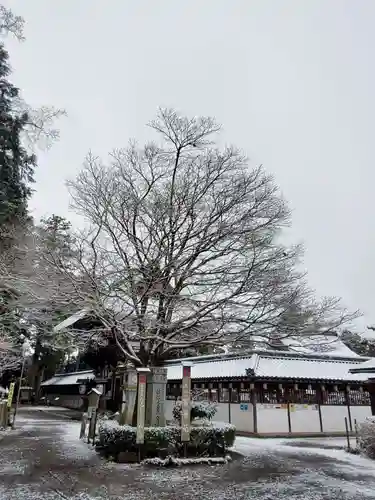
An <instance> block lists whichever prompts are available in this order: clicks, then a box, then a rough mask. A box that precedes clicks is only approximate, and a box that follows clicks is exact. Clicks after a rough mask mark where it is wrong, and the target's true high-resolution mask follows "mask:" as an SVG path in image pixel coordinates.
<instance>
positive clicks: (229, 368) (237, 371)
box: [167, 354, 257, 380]
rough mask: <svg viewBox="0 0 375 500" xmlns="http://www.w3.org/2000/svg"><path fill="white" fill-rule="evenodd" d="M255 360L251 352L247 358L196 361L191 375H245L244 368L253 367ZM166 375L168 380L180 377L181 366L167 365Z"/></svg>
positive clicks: (220, 376) (197, 377)
mask: <svg viewBox="0 0 375 500" xmlns="http://www.w3.org/2000/svg"><path fill="white" fill-rule="evenodd" d="M256 361H257V355H256V354H253V355H252V356H250V357H247V358H236V359H225V360H224V359H223V360H219V361H217V360H215V361H206V362H196V363H195V364H193V366H192V367H191V377H192V378H195V379H206V378H233V377H245V376H246V370H247V369H249V368H253V369H254V368H255V363H256ZM167 376H168V380H179V379H181V378H182V366H181V365H180V364H178V365H169V366H168V375H167Z"/></svg>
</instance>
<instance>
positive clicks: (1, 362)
mask: <svg viewBox="0 0 375 500" xmlns="http://www.w3.org/2000/svg"><path fill="white" fill-rule="evenodd" d="M21 363H22V350H21V349H17V348H15V347H14V345H13V344H12V342H10V341H9V339H8V338H6V336H4V335H1V336H0V377H1V375H2V374H3V373H4V372H5V371H7V370H14V369H16V368H18V367H19V366H20V365H21Z"/></svg>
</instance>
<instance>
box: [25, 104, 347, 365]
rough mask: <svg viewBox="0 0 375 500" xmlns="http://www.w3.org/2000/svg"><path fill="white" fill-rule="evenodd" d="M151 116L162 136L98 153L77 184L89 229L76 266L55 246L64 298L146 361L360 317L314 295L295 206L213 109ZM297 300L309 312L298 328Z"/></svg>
mask: <svg viewBox="0 0 375 500" xmlns="http://www.w3.org/2000/svg"><path fill="white" fill-rule="evenodd" d="M150 126H151V128H152V129H153V130H154V131H156V132H158V134H159V135H160V136H161V139H162V143H161V145H160V146H157V145H156V144H154V143H150V144H147V145H146V146H145V147H144V148H143V149H140V148H138V147H137V146H136V145H135V144H134V143H131V144H130V145H129V147H128V148H127V149H124V150H116V151H114V152H112V154H111V155H110V158H109V162H108V164H104V163H102V162H101V161H100V160H99V159H98V158H95V157H94V156H93V155H92V154H90V155H89V156H88V157H87V160H86V163H85V165H84V168H83V169H82V171H81V172H80V174H79V175H78V177H77V178H76V180H74V181H71V182H69V187H70V191H71V194H72V198H73V203H74V207H75V209H76V210H77V211H78V212H79V213H80V214H81V215H82V216H83V217H84V218H85V219H86V221H87V228H86V230H85V232H84V233H82V234H80V235H77V238H76V239H75V243H74V245H75V249H74V252H73V253H74V256H75V259H76V260H75V266H74V268H75V271H74V272H72V270H68V269H67V268H66V266H64V265H62V263H61V260H60V258H59V255H58V254H56V253H53V252H51V251H48V252H47V254H45V256H44V259H46V260H47V261H48V262H49V265H50V266H51V268H54V271H53V272H54V273H55V276H56V279H55V280H54V283H56V285H57V284H58V286H59V287H60V289H59V291H58V290H57V289H56V290H54V292H53V294H54V296H55V297H56V301H57V302H58V301H62V302H64V303H67V302H69V301H70V303H73V304H74V305H75V306H76V307H77V310H78V309H79V308H83V307H85V308H88V310H90V311H92V314H94V315H95V316H96V317H97V318H99V319H100V320H101V322H102V324H103V326H104V328H105V329H106V330H107V331H109V332H111V334H112V335H113V336H114V338H115V339H116V342H117V344H118V345H119V347H120V348H121V350H122V352H123V353H124V356H125V357H126V358H127V359H128V360H131V361H132V362H134V363H135V364H136V365H147V364H159V363H161V362H163V360H164V359H166V358H167V357H168V356H170V355H171V353H173V352H175V351H176V350H180V351H183V350H184V349H188V348H189V349H190V348H196V347H200V346H212V345H215V346H216V345H228V344H233V345H240V344H244V343H245V344H246V342H249V341H250V340H251V339H252V338H253V337H254V336H255V335H256V336H263V337H264V338H267V339H268V338H269V336H270V335H271V334H274V333H275V331H277V328H278V326H279V325H281V324H283V325H284V330H283V332H284V335H297V336H298V335H305V334H309V335H311V334H313V333H321V332H322V330H324V329H330V328H332V325H333V324H334V325H339V324H342V323H343V322H346V321H347V320H348V319H351V318H352V317H354V316H355V314H354V315H350V314H348V313H347V312H346V311H342V310H340V311H339V314H337V312H338V311H337V310H336V309H338V303H337V301H335V300H333V299H325V300H324V301H323V302H322V303H321V304H317V303H316V301H315V300H313V298H312V297H313V296H312V294H311V292H310V291H309V289H308V288H307V286H306V283H305V281H304V276H303V274H302V273H301V272H299V271H298V268H297V264H298V262H299V258H300V256H301V248H300V246H298V245H297V246H293V247H290V248H286V247H285V246H284V245H282V243H281V241H280V240H281V238H280V234H281V231H282V229H283V228H284V227H286V226H288V225H289V222H290V212H289V210H288V207H287V205H286V203H285V202H284V200H283V199H282V197H281V196H280V193H279V191H278V188H277V186H276V185H275V183H274V181H273V179H272V176H270V175H267V174H266V173H265V171H264V169H263V168H262V167H256V168H253V169H251V168H249V166H248V162H247V160H246V158H245V156H244V155H243V154H242V153H241V152H240V151H239V150H237V149H236V148H234V147H227V148H225V149H224V150H219V149H217V148H215V147H214V143H213V139H212V136H213V134H215V133H217V132H218V131H219V130H220V127H219V126H218V125H217V123H216V122H215V121H214V120H213V119H211V118H193V119H188V118H184V117H180V116H178V114H177V113H176V112H175V111H173V110H165V109H162V110H160V112H159V115H158V117H157V119H156V120H155V121H153V122H151V124H150ZM56 273H57V274H58V275H59V279H57V274H56ZM34 279H35V277H34ZM67 282H69V285H67ZM61 283H64V286H61ZM83 283H84V286H83ZM49 289H51V283H50V284H49ZM67 292H68V295H67V294H66V293H67ZM49 293H50V296H51V293H52V292H50V291H49ZM292 308H294V310H297V309H298V310H299V311H303V314H304V315H305V317H304V321H303V322H301V321H300V322H299V323H298V325H299V326H298V328H296V324H295V327H294V328H293V329H292V328H291V327H290V329H289V331H288V329H287V328H286V325H287V324H288V322H286V321H285V319H286V317H287V315H288V312H289V313H290V311H291V310H292ZM318 320H319V321H318ZM313 326H314V328H315V327H317V326H319V332H318V331H315V332H314V331H313ZM81 333H82V332H81ZM102 333H103V331H102V330H101V331H98V332H97V334H98V336H100V335H101V334H102Z"/></svg>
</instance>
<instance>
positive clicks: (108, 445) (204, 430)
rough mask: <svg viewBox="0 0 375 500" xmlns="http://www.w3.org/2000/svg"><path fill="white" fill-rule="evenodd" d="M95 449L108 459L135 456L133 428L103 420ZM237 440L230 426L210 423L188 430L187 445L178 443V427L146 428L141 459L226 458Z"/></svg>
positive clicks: (179, 436) (134, 432)
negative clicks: (127, 454)
mask: <svg viewBox="0 0 375 500" xmlns="http://www.w3.org/2000/svg"><path fill="white" fill-rule="evenodd" d="M98 430H99V439H98V449H100V450H102V451H103V452H104V454H106V455H107V456H114V457H117V455H118V454H119V453H121V452H130V453H131V452H138V445H137V444H136V432H137V429H136V427H131V426H129V425H119V423H118V422H116V421H114V420H103V421H101V422H100V423H99V429H98ZM235 437H236V428H235V427H234V426H233V425H231V424H224V423H223V424H221V423H220V424H219V423H216V424H215V423H212V424H211V425H208V426H199V427H198V426H196V427H195V426H194V427H192V428H191V434H190V441H189V442H188V443H187V444H186V445H184V444H183V443H181V427H178V426H167V427H145V429H144V445H143V446H142V456H143V458H153V457H160V458H165V457H167V456H176V457H182V456H184V454H185V453H187V456H188V457H197V456H199V457H202V456H206V457H207V456H225V454H226V452H227V450H228V448H230V447H232V446H233V444H234V441H235Z"/></svg>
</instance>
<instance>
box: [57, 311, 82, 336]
mask: <svg viewBox="0 0 375 500" xmlns="http://www.w3.org/2000/svg"><path fill="white" fill-rule="evenodd" d="M88 312H89V309H87V308H84V309H81V310H80V311H78V312H76V313H75V314H72V316H69V318H66V319H65V320H64V321H62V322H61V323H59V324H58V325H56V326H55V327H54V329H53V332H54V333H58V332H61V331H62V330H65V328H69V326H72V325H74V323H76V322H77V321H78V320H80V319H82V318H84V317H85V316H86V315H87V314H88Z"/></svg>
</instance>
